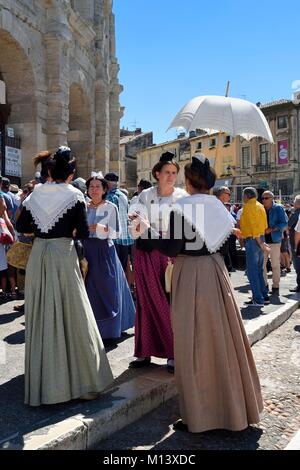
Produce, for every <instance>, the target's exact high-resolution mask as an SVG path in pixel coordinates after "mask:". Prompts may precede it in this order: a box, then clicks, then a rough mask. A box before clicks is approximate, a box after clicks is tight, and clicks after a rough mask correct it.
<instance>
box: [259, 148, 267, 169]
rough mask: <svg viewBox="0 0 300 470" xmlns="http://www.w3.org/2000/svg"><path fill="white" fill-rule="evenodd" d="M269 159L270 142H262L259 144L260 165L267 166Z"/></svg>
mask: <svg viewBox="0 0 300 470" xmlns="http://www.w3.org/2000/svg"><path fill="white" fill-rule="evenodd" d="M268 161H269V146H268V144H261V145H260V146H259V164H260V166H267V165H268Z"/></svg>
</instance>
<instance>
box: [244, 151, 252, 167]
mask: <svg viewBox="0 0 300 470" xmlns="http://www.w3.org/2000/svg"><path fill="white" fill-rule="evenodd" d="M250 166H251V161H250V146H249V147H242V168H250Z"/></svg>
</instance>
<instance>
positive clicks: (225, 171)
mask: <svg viewBox="0 0 300 470" xmlns="http://www.w3.org/2000/svg"><path fill="white" fill-rule="evenodd" d="M197 134H198V135H197ZM238 150H239V144H238V139H233V138H232V137H231V136H227V135H226V134H223V133H219V134H213V135H207V134H204V133H203V132H190V134H189V137H187V136H186V135H185V134H180V135H179V136H178V138H177V139H175V140H171V141H169V142H164V143H162V144H158V145H153V146H152V147H148V148H146V149H144V150H141V151H140V152H138V154H137V174H138V178H137V179H138V180H139V179H140V178H146V179H149V180H151V181H152V182H155V180H154V178H153V176H152V174H151V171H152V168H153V166H154V165H155V164H156V163H157V162H158V160H159V158H160V156H161V154H162V153H164V152H172V153H173V154H174V155H175V160H176V161H177V162H178V164H179V167H180V171H179V175H178V178H177V186H180V187H183V186H184V166H185V164H186V163H188V162H189V161H191V158H192V156H193V155H196V154H197V153H200V152H201V153H203V154H204V155H205V156H206V157H207V158H208V159H209V161H210V164H211V166H212V167H213V168H214V169H215V170H216V173H217V182H216V186H222V185H224V184H227V185H231V184H232V181H233V178H234V176H235V175H236V167H237V166H238Z"/></svg>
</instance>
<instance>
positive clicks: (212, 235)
mask: <svg viewBox="0 0 300 470" xmlns="http://www.w3.org/2000/svg"><path fill="white" fill-rule="evenodd" d="M34 163H35V165H36V166H37V165H39V164H40V165H41V171H40V174H39V175H38V178H36V179H35V180H33V181H31V182H30V183H28V184H27V185H26V186H25V187H24V188H23V189H22V191H21V190H19V189H17V188H16V187H15V186H14V185H10V182H8V183H7V181H6V180H5V179H4V178H3V179H2V192H1V193H0V211H1V212H0V216H1V217H2V218H3V220H4V222H5V223H6V225H7V228H8V230H9V231H10V232H11V234H12V235H13V237H14V239H17V238H18V239H19V240H20V241H23V240H25V241H26V240H30V241H32V250H31V254H30V257H29V261H28V263H27V266H26V276H25V318H26V334H25V403H26V404H29V405H31V406H39V405H42V404H54V403H60V402H66V401H69V400H72V399H78V398H81V399H94V398H97V397H98V396H99V393H100V392H102V391H103V390H104V389H105V388H107V387H108V386H109V385H110V384H112V383H113V374H112V371H111V368H110V365H109V362H108V360H107V356H106V352H105V346H106V345H108V344H110V342H115V341H117V340H118V339H119V338H120V337H121V336H122V334H123V333H124V332H126V331H127V330H128V329H130V328H132V327H133V326H135V350H134V356H135V359H134V360H133V361H132V362H131V363H130V365H129V367H131V368H141V367H147V366H149V364H150V363H151V360H152V358H153V357H158V358H163V359H166V361H167V370H168V371H169V372H171V373H175V383H176V386H177V388H178V392H179V399H180V412H181V417H182V419H181V420H179V421H178V422H176V423H175V424H174V427H175V428H176V429H179V430H182V431H189V432H202V431H206V430H210V429H228V430H233V431H237V430H242V429H245V428H246V427H247V426H248V425H250V424H254V423H258V422H259V414H260V412H261V411H262V409H263V402H262V396H261V390H260V383H259V378H258V375H257V372H256V367H255V363H254V359H253V356H252V352H251V348H250V345H249V342H248V338H247V335H246V332H245V329H244V326H243V321H242V319H241V315H240V310H239V307H238V305H237V302H236V299H235V294H234V291H233V288H232V285H231V281H230V272H231V271H232V270H233V269H234V268H235V267H237V243H238V244H239V245H240V247H245V252H246V274H247V276H248V279H249V283H250V287H251V290H252V299H251V300H250V301H249V305H250V306H255V307H259V308H260V307H263V306H264V305H265V304H266V303H269V302H270V296H269V293H270V290H271V289H272V292H273V294H275V295H276V294H279V289H280V273H281V269H285V270H286V271H287V272H289V270H290V266H291V258H292V263H293V265H294V267H295V269H296V272H297V286H296V287H295V289H294V291H297V292H298V291H300V261H299V259H300V258H299V257H298V256H299V255H300V253H299V251H300V244H299V240H300V222H299V215H300V196H297V197H296V198H295V203H294V211H293V212H292V211H291V210H285V209H284V207H283V206H282V205H281V204H277V203H276V202H275V200H274V195H273V193H272V192H270V191H265V192H264V194H263V195H262V204H261V203H260V202H258V197H257V192H256V190H255V188H252V187H249V188H245V189H244V191H243V206H242V207H239V206H238V205H233V204H230V198H231V193H230V189H229V188H227V187H221V188H217V189H216V190H214V193H213V194H211V193H212V188H214V186H215V182H216V174H215V172H214V170H213V168H211V167H210V164H209V161H208V160H207V159H206V158H205V156H203V155H202V154H200V155H197V156H194V157H193V158H192V161H191V162H190V163H188V164H187V165H186V166H185V169H184V171H185V183H186V189H185V190H184V189H181V188H177V187H176V178H177V175H178V172H179V166H178V163H177V162H176V160H175V159H174V155H173V154H172V153H170V152H166V153H164V154H163V155H162V156H161V157H160V160H159V162H157V164H156V165H155V166H154V167H153V170H152V175H153V177H154V179H155V180H156V181H157V184H156V185H155V186H152V184H151V182H150V181H146V180H141V181H140V182H139V184H138V188H137V192H136V193H135V194H134V196H133V198H132V200H131V201H128V197H127V192H126V191H124V190H123V189H122V188H119V187H118V175H117V174H115V173H107V174H106V175H105V176H103V174H102V173H101V172H97V171H95V172H92V174H91V177H90V178H89V179H88V180H87V181H85V180H84V179H83V178H76V179H74V175H75V172H76V161H75V158H74V157H73V155H72V152H71V149H70V148H69V147H60V148H59V149H58V150H57V151H56V152H55V153H54V154H50V153H49V152H41V153H40V154H39V155H38V156H37V157H36V158H35V159H34ZM37 180H38V182H39V184H36V183H37ZM3 181H4V183H3ZM16 191H17V194H15V193H16ZM297 250H298V251H297ZM5 252H6V246H5V245H1V244H0V267H1V274H2V279H5V280H7V279H8V280H9V283H10V289H11V292H10V295H11V296H13V294H14V293H15V289H16V284H14V282H13V281H12V278H14V280H15V279H16V277H15V270H14V268H12V267H11V268H10V267H9V266H7V264H5V260H6V258H5ZM83 258H84V259H85V260H86V261H87V266H88V268H87V272H83V270H82V269H81V267H80V266H81V265H80V261H81V260H82V259H83ZM269 263H270V264H271V269H272V287H270V286H268V278H267V269H268V266H269ZM170 265H171V266H172V270H173V272H172V286H171V292H169V290H168V289H167V288H166V270H167V268H168V267H169V266H170ZM129 268H130V269H129ZM129 271H131V272H132V271H133V272H134V281H133V280H132V278H131V277H130V276H129ZM4 273H5V274H4ZM2 279H1V285H2V292H4V293H5V295H8V294H6V291H7V289H6V284H5V283H4V281H3V282H2ZM133 284H134V285H133ZM187 293H188V295H187ZM21 308H23V306H22V307H21Z"/></svg>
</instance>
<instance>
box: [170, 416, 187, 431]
mask: <svg viewBox="0 0 300 470" xmlns="http://www.w3.org/2000/svg"><path fill="white" fill-rule="evenodd" d="M173 429H174V430H175V431H185V432H189V428H188V427H187V425H186V424H184V423H183V422H182V419H179V420H178V421H176V423H174V424H173Z"/></svg>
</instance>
